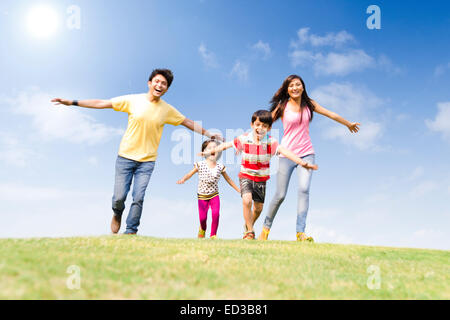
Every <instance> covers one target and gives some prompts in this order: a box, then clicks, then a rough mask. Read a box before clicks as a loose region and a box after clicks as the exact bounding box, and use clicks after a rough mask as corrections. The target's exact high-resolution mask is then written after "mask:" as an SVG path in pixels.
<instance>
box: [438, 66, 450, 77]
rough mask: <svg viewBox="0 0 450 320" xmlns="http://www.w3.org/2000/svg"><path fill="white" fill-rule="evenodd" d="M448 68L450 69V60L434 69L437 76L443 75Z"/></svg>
mask: <svg viewBox="0 0 450 320" xmlns="http://www.w3.org/2000/svg"><path fill="white" fill-rule="evenodd" d="M448 70H450V62H449V63H447V64H440V65H438V66H436V68H435V69H434V76H436V77H439V76H442V75H443V74H444V73H446V72H447V71H448Z"/></svg>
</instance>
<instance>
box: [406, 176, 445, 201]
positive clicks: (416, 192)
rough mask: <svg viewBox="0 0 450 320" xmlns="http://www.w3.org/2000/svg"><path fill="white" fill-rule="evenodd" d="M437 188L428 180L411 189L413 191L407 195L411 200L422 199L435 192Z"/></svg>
mask: <svg viewBox="0 0 450 320" xmlns="http://www.w3.org/2000/svg"><path fill="white" fill-rule="evenodd" d="M437 188H438V185H437V183H435V182H434V181H430V180H427V181H422V182H420V183H419V184H418V185H416V186H415V187H413V189H412V190H411V191H410V193H409V194H410V196H411V197H412V198H418V197H423V196H425V195H427V194H429V193H430V192H433V191H435V190H437Z"/></svg>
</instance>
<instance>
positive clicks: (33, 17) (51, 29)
mask: <svg viewBox="0 0 450 320" xmlns="http://www.w3.org/2000/svg"><path fill="white" fill-rule="evenodd" d="M58 25H59V18H58V14H57V13H56V11H55V10H54V9H53V8H51V7H49V6H45V5H42V6H37V7H33V8H31V9H30V11H29V12H28V16H27V27H28V30H29V31H30V33H31V34H33V35H34V36H36V37H38V38H47V37H50V36H51V35H53V34H54V33H55V32H56V30H57V29H58Z"/></svg>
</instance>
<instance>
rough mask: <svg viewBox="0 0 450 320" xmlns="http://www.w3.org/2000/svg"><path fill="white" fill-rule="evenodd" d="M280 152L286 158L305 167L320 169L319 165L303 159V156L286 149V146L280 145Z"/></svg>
mask: <svg viewBox="0 0 450 320" xmlns="http://www.w3.org/2000/svg"><path fill="white" fill-rule="evenodd" d="M278 152H279V153H281V154H282V155H283V156H285V157H286V158H288V159H289V160H292V161H294V162H295V163H297V164H299V165H301V166H302V167H303V168H305V169H313V170H317V169H319V166H318V165H317V164H314V165H313V164H309V163H308V162H306V161H303V160H302V159H301V158H299V157H297V156H296V155H295V154H294V153H293V152H292V151H291V150H289V149H286V148H285V147H282V146H278Z"/></svg>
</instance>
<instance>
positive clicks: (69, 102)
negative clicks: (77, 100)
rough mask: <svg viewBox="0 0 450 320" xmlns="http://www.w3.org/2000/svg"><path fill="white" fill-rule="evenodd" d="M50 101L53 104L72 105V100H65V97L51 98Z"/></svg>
mask: <svg viewBox="0 0 450 320" xmlns="http://www.w3.org/2000/svg"><path fill="white" fill-rule="evenodd" d="M51 102H53V103H54V104H55V105H60V104H63V105H65V106H71V105H72V100H66V99H61V98H55V99H52V100H51Z"/></svg>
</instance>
